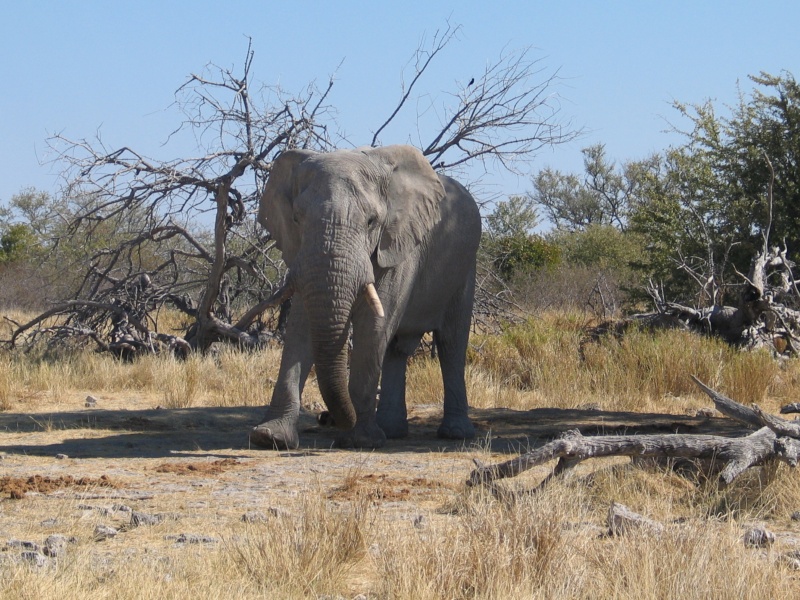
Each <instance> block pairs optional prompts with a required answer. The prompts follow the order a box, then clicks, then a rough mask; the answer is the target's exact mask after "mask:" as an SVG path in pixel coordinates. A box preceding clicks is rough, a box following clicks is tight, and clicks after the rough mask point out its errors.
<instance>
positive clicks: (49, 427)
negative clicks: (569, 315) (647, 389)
mask: <svg viewBox="0 0 800 600" xmlns="http://www.w3.org/2000/svg"><path fill="white" fill-rule="evenodd" d="M263 413H264V409H263V408H262V407H244V406H239V407H200V408H184V409H174V410H169V409H150V410H101V409H95V410H80V411H71V412H55V413H50V414H41V413H37V414H27V413H0V452H5V453H9V454H29V455H35V456H54V455H56V454H66V455H68V456H70V457H74V458H125V457H134V458H155V457H161V456H173V457H174V456H176V455H177V456H179V455H181V454H182V453H192V454H194V453H196V452H198V451H201V452H212V453H215V454H217V453H220V452H221V451H225V450H246V449H248V447H249V443H248V435H247V434H248V431H249V430H250V428H252V427H253V426H254V425H256V424H257V423H259V422H260V420H261V417H262V416H263ZM471 415H472V418H473V421H474V422H475V425H476V427H477V429H478V437H477V438H476V439H475V440H472V441H470V442H466V445H467V447H472V446H480V447H484V448H485V447H486V446H487V445H490V446H491V449H492V450H493V451H495V452H519V451H521V450H527V449H528V448H530V447H535V446H537V445H540V444H542V443H545V442H547V441H549V440H551V439H552V438H554V437H556V436H558V435H559V434H560V433H562V432H564V431H567V430H569V429H578V430H580V431H581V433H583V434H585V435H603V434H605V435H617V434H623V433H625V434H635V433H639V434H644V433H714V434H717V435H726V436H740V435H744V434H745V433H747V432H746V431H745V430H744V429H743V428H742V426H741V425H739V424H737V423H735V422H733V421H731V420H729V419H723V418H714V417H710V418H709V417H688V416H682V415H666V414H651V413H633V412H606V411H599V410H577V409H555V408H540V409H533V410H528V411H517V410H510V409H473V410H472V412H471ZM440 418H441V407H440V406H415V407H411V409H410V414H409V421H410V430H411V434H410V436H409V437H408V438H406V439H403V440H390V441H389V442H388V444H387V445H386V447H384V448H382V449H381V450H379V452H387V453H393V452H433V451H435V452H447V451H459V450H463V449H464V448H465V442H459V441H450V440H439V439H437V438H436V428H437V427H438V425H439V420H440ZM300 429H301V448H300V452H302V453H303V454H307V453H308V452H313V451H314V450H327V449H329V448H331V446H332V443H333V438H334V436H335V435H336V431H335V430H334V429H330V428H323V427H321V426H319V425H318V424H317V422H316V419H315V416H314V415H313V414H310V413H303V415H302V416H301V426H300ZM109 432H110V433H109ZM4 434H21V435H16V436H14V440H13V442H12V441H11V440H10V439H9V438H10V437H11V436H7V435H4ZM25 434H31V435H30V439H26V438H28V436H26V435H25ZM4 437H5V438H6V440H3V438H4ZM51 440H52V441H51Z"/></svg>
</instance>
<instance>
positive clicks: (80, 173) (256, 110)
mask: <svg viewBox="0 0 800 600" xmlns="http://www.w3.org/2000/svg"><path fill="white" fill-rule="evenodd" d="M252 64H253V52H252V50H251V49H250V48H248V51H247V55H246V59H245V62H244V66H243V69H242V71H241V72H240V73H234V72H233V71H231V70H227V69H221V68H218V67H215V66H213V65H211V66H209V67H207V69H206V72H205V73H204V74H200V75H191V76H190V77H189V79H188V81H187V82H186V83H184V84H183V85H182V86H181V87H180V88H179V89H178V90H177V91H176V105H177V106H178V107H179V108H180V109H181V110H182V112H183V113H184V115H185V117H186V120H185V121H184V122H183V124H182V125H181V126H180V127H179V128H178V129H177V130H176V131H175V132H173V133H172V134H171V136H170V137H171V138H172V137H173V136H181V135H187V134H189V135H192V136H196V137H197V140H198V144H199V146H200V149H201V153H200V155H199V156H198V157H195V158H181V159H174V160H155V159H151V158H149V157H146V156H144V155H142V154H140V153H139V152H137V151H135V150H133V149H131V148H128V147H121V148H117V149H113V150H111V149H109V148H107V147H106V146H105V144H104V143H103V141H102V140H101V139H100V138H99V137H98V138H97V139H95V140H78V141H74V140H70V139H66V138H64V137H62V136H60V135H57V136H55V137H54V138H51V139H50V140H49V143H50V145H51V147H52V148H53V149H55V150H56V151H57V152H58V157H59V160H60V161H61V162H62V164H66V171H65V174H64V177H65V179H66V181H67V182H68V187H67V190H66V192H65V193H66V195H67V197H68V198H70V202H71V205H72V207H73V210H72V211H71V212H70V214H69V215H68V224H67V227H66V228H65V230H64V231H63V233H62V238H61V239H59V240H55V242H54V245H57V244H58V243H65V241H66V240H67V239H69V241H70V242H72V243H73V244H76V241H75V240H81V242H82V243H83V244H84V246H85V247H86V248H87V249H89V250H88V257H87V258H86V260H85V261H84V262H83V264H84V265H85V272H84V275H83V278H82V280H81V281H80V283H79V285H78V286H77V290H76V291H75V297H74V298H73V299H70V300H67V301H61V302H57V303H56V304H55V305H54V306H52V307H51V308H49V309H48V310H47V311H46V312H45V313H43V314H42V315H39V316H37V317H36V318H35V319H33V320H31V321H30V322H28V323H25V324H18V326H17V328H16V330H15V332H14V333H13V335H12V338H11V340H10V345H11V346H15V345H17V344H19V343H24V344H31V343H35V342H36V341H37V340H38V339H40V338H42V337H46V338H47V340H48V343H50V344H52V343H58V342H63V341H65V340H73V339H75V338H83V339H89V340H93V341H94V342H95V343H96V345H97V347H98V349H99V350H104V351H111V352H113V353H115V354H118V355H120V356H122V357H124V358H130V357H132V356H134V355H135V354H137V353H139V352H153V351H156V350H158V348H160V347H161V346H160V345H159V344H156V341H157V340H158V339H166V340H169V343H168V346H169V347H170V349H171V350H173V351H176V352H177V353H178V354H181V355H183V354H185V353H186V352H187V351H188V350H187V349H188V348H192V349H200V350H205V349H206V348H208V347H209V346H210V345H211V344H212V343H213V342H216V341H227V342H232V343H234V344H238V345H240V346H245V347H251V346H255V345H259V344H260V343H262V342H263V340H264V333H265V332H264V330H263V328H258V327H253V325H254V323H255V322H256V320H257V319H258V318H259V317H260V315H261V314H262V313H263V312H264V311H265V310H266V309H267V308H269V307H270V306H272V305H274V304H275V303H276V302H278V301H281V300H283V299H282V298H281V297H279V296H276V297H273V293H274V292H275V291H276V290H277V289H278V287H279V284H280V282H281V280H282V277H283V275H284V272H285V267H284V265H283V263H282V262H281V260H280V255H279V253H278V252H277V250H275V249H273V246H274V243H272V242H271V241H270V240H269V238H268V237H267V236H266V235H265V233H264V232H263V231H262V230H261V229H260V227H259V226H258V225H257V224H256V222H255V218H254V215H255V212H256V206H257V202H258V197H259V190H260V188H261V187H262V185H263V182H264V180H265V178H266V177H267V176H268V173H269V168H270V165H271V160H272V159H273V158H274V157H275V156H276V155H277V154H278V153H280V152H281V151H282V150H284V149H286V148H291V147H303V148H313V149H317V150H321V151H325V150H329V149H331V148H332V144H331V142H330V141H329V139H328V135H329V133H328V127H329V125H330V107H329V106H328V105H327V104H326V102H327V96H328V93H329V92H330V89H331V87H332V85H333V80H332V79H331V80H330V81H329V82H328V85H327V87H326V88H324V89H322V90H318V89H317V88H316V87H315V86H313V85H311V86H309V87H308V89H307V90H306V91H305V92H303V93H302V94H299V95H296V96H290V95H288V94H286V93H285V92H283V91H282V90H281V89H279V88H269V89H267V88H264V89H258V88H253V87H252V82H251V68H252ZM267 95H269V96H272V97H273V100H272V101H271V102H270V103H268V104H267V105H266V106H260V105H259V103H258V102H257V99H259V98H260V97H261V96H267ZM209 215H210V216H212V217H213V224H212V225H211V227H212V229H211V231H210V232H208V231H207V225H203V223H207V222H208V216H209ZM165 306H171V307H173V308H175V309H177V310H178V311H180V312H182V313H183V314H184V315H185V316H186V319H187V321H188V322H190V323H191V326H190V327H189V328H188V330H187V331H186V332H184V335H183V336H180V340H179V336H176V335H170V334H165V333H163V332H158V321H157V320H158V314H159V311H160V310H161V309H162V308H163V307H165ZM234 313H238V314H240V315H241V316H239V318H238V319H234V317H233V315H234ZM48 317H52V318H48ZM45 325H46V326H45ZM165 336H166V337H165Z"/></svg>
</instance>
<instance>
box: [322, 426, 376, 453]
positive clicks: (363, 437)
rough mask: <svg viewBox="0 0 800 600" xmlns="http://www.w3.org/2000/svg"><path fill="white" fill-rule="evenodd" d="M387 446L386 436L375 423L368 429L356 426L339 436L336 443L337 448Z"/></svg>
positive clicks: (367, 427)
mask: <svg viewBox="0 0 800 600" xmlns="http://www.w3.org/2000/svg"><path fill="white" fill-rule="evenodd" d="M385 444H386V434H385V433H384V432H383V430H382V429H381V428H380V427H378V426H377V425H376V424H375V423H372V424H370V425H367V426H366V427H359V426H358V425H356V426H355V427H353V429H351V430H349V431H346V432H344V433H342V434H341V435H339V436H338V437H337V438H336V441H335V442H334V445H335V446H336V447H337V448H368V449H374V448H381V447H383V446H384V445H385Z"/></svg>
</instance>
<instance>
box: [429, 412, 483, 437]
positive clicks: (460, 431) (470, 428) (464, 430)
mask: <svg viewBox="0 0 800 600" xmlns="http://www.w3.org/2000/svg"><path fill="white" fill-rule="evenodd" d="M436 435H437V437H440V438H444V439H446V440H471V439H472V438H474V437H475V426H474V425H473V424H472V421H470V420H469V417H466V416H465V417H454V418H450V419H444V420H443V421H442V424H441V425H439V429H438V431H437V432H436Z"/></svg>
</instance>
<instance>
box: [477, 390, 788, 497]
mask: <svg viewBox="0 0 800 600" xmlns="http://www.w3.org/2000/svg"><path fill="white" fill-rule="evenodd" d="M693 379H694V381H695V382H696V383H697V384H698V385H699V386H700V387H701V389H703V391H704V392H706V393H707V394H708V395H709V396H710V397H711V399H712V400H713V401H714V404H715V405H716V407H717V410H719V411H720V412H721V413H723V414H725V415H727V416H729V417H731V418H733V419H735V420H737V421H740V422H742V423H745V424H747V425H750V426H752V427H760V429H758V430H757V431H755V432H753V433H751V434H750V435H747V436H745V437H740V438H727V437H723V436H716V435H693V434H661V435H623V436H619V435H608V436H590V437H586V436H583V435H582V434H581V433H580V432H579V431H577V430H572V431H568V432H566V433H564V434H563V435H562V436H561V437H560V438H558V439H555V440H553V441H551V442H549V443H547V444H545V445H544V446H541V447H539V448H536V449H534V450H532V451H530V452H526V453H525V454H522V455H520V456H518V457H516V458H513V459H511V460H508V461H505V462H502V463H498V464H495V465H489V466H486V465H483V464H482V463H480V461H477V460H476V461H475V464H476V467H477V468H476V469H474V470H473V471H472V473H471V474H470V476H469V479H468V481H467V485H469V486H477V485H490V484H492V483H493V482H494V481H496V480H498V479H505V478H508V477H516V476H517V475H519V474H520V473H524V472H525V471H527V470H529V469H532V468H533V467H536V466H538V465H541V464H544V463H547V462H549V461H551V460H554V459H558V463H557V464H556V466H555V468H554V469H553V471H552V472H551V473H550V474H549V475H548V476H547V477H546V478H545V479H544V480H543V481H542V482H541V483H540V484H539V487H540V488H541V487H542V486H544V485H546V484H547V483H548V482H549V481H550V480H552V478H553V477H556V476H558V475H560V474H562V473H564V472H565V471H567V470H569V469H572V468H573V467H575V466H576V465H578V464H579V463H581V462H582V461H584V460H587V459H589V458H598V457H608V456H630V457H632V458H636V459H640V458H662V459H664V458H666V459H670V458H679V459H699V460H707V461H711V462H713V463H716V464H718V465H719V466H721V467H722V468H721V469H720V470H719V481H720V484H721V485H723V486H725V485H729V484H730V483H731V482H732V481H733V480H734V479H736V477H738V476H739V475H741V474H742V473H743V472H744V471H745V470H747V469H748V468H750V467H753V466H760V465H763V464H765V463H767V462H770V461H774V460H779V461H782V462H785V463H787V464H789V465H790V466H792V467H794V466H796V465H797V463H798V461H799V460H800V439H798V438H800V426H798V425H796V424H794V423H793V422H791V421H786V420H784V419H781V418H780V417H774V416H772V415H766V414H765V413H764V412H763V411H761V409H760V408H758V407H757V406H755V405H754V407H753V408H748V407H746V406H744V405H742V404H739V403H738V402H736V401H734V400H731V399H730V398H728V397H726V396H724V395H722V394H720V393H719V392H716V391H715V390H713V389H711V388H709V387H708V386H706V385H705V384H704V383H702V382H701V381H699V380H698V379H697V378H694V377H693Z"/></svg>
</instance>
